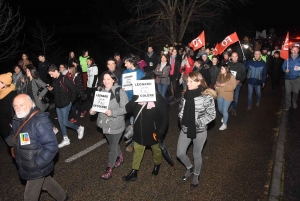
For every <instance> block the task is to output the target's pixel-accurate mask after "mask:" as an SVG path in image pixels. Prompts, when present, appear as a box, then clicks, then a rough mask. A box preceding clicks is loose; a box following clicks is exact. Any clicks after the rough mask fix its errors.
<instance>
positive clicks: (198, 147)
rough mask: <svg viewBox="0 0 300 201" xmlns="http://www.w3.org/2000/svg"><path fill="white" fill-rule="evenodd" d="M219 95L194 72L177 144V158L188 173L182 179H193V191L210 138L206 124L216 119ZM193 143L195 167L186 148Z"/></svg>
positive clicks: (182, 103)
mask: <svg viewBox="0 0 300 201" xmlns="http://www.w3.org/2000/svg"><path fill="white" fill-rule="evenodd" d="M216 95H217V94H216V92H215V91H214V90H213V89H210V88H208V86H207V85H206V83H205V80H204V79H203V77H202V75H201V74H200V73H199V72H191V73H190V74H189V76H188V79H187V89H186V91H185V92H184V95H183V98H182V99H181V101H180V105H179V114H178V117H179V121H180V124H181V131H180V135H179V139H178V144H177V157H178V158H179V159H180V160H181V162H182V163H183V164H184V166H185V167H186V169H187V171H186V173H185V174H184V176H183V177H182V180H183V181H186V180H188V179H189V178H190V177H191V176H192V175H193V179H192V182H191V184H190V188H191V189H193V188H195V187H197V186H198V184H199V179H200V171H201V166H202V156H201V152H202V149H203V145H204V143H205V141H206V138H207V124H208V123H209V122H211V121H212V120H214V119H215V118H216V110H215V102H214V99H215V98H216ZM192 141H193V157H194V165H193V164H192V163H191V160H190V159H189V157H188V156H187V154H186V151H187V148H188V146H189V145H190V143H191V142H192Z"/></svg>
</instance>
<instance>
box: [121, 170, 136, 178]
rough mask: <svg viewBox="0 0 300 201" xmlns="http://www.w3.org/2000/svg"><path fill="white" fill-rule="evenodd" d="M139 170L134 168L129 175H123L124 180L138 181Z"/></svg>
mask: <svg viewBox="0 0 300 201" xmlns="http://www.w3.org/2000/svg"><path fill="white" fill-rule="evenodd" d="M137 172H138V170H134V169H132V170H131V172H130V173H129V174H128V175H127V176H124V177H122V179H123V180H124V181H136V180H137Z"/></svg>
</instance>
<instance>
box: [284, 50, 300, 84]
mask: <svg viewBox="0 0 300 201" xmlns="http://www.w3.org/2000/svg"><path fill="white" fill-rule="evenodd" d="M295 66H300V55H298V57H297V58H296V59H293V58H292V57H291V56H290V57H289V59H288V60H285V61H284V62H283V64H282V70H283V72H284V73H285V79H287V80H294V79H297V78H298V77H299V73H300V71H295ZM287 67H288V68H289V70H290V72H288V73H286V72H285V71H286V69H287Z"/></svg>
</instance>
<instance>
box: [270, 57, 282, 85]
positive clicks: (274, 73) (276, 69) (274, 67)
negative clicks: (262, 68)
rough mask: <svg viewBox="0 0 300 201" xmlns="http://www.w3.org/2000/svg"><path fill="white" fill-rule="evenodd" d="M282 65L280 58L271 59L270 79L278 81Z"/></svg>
mask: <svg viewBox="0 0 300 201" xmlns="http://www.w3.org/2000/svg"><path fill="white" fill-rule="evenodd" d="M282 64H283V60H282V59H281V58H280V57H278V58H275V57H273V58H272V60H271V65H270V73H271V78H272V79H274V80H279V79H280V77H281V76H282V75H283V72H282Z"/></svg>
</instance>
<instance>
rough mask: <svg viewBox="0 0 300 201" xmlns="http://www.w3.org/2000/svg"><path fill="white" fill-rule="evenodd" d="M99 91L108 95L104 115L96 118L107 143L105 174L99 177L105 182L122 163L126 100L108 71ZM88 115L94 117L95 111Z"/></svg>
mask: <svg viewBox="0 0 300 201" xmlns="http://www.w3.org/2000/svg"><path fill="white" fill-rule="evenodd" d="M100 91H102V92H107V93H110V96H108V97H110V101H109V105H108V109H107V110H106V111H105V112H104V113H102V112H100V113H99V114H98V118H97V126H99V127H100V128H102V130H103V133H104V135H105V137H106V139H107V141H108V143H109V154H108V164H107V168H106V170H105V173H104V174H102V175H101V179H105V180H107V179H109V178H111V177H112V170H113V168H114V167H119V166H120V165H121V163H123V155H122V152H121V149H120V145H119V141H120V139H121V137H122V134H123V131H124V129H125V118H124V115H125V114H126V109H125V105H126V104H127V102H128V98H127V95H126V93H125V91H124V90H120V86H119V85H118V78H117V77H116V75H115V74H114V73H112V72H110V71H106V72H105V73H104V76H103V86H102V88H101V89H100ZM117 93H118V94H117ZM95 98H96V96H95ZM117 99H119V100H117ZM90 114H91V115H95V114H96V111H94V110H93V108H92V109H90Z"/></svg>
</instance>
